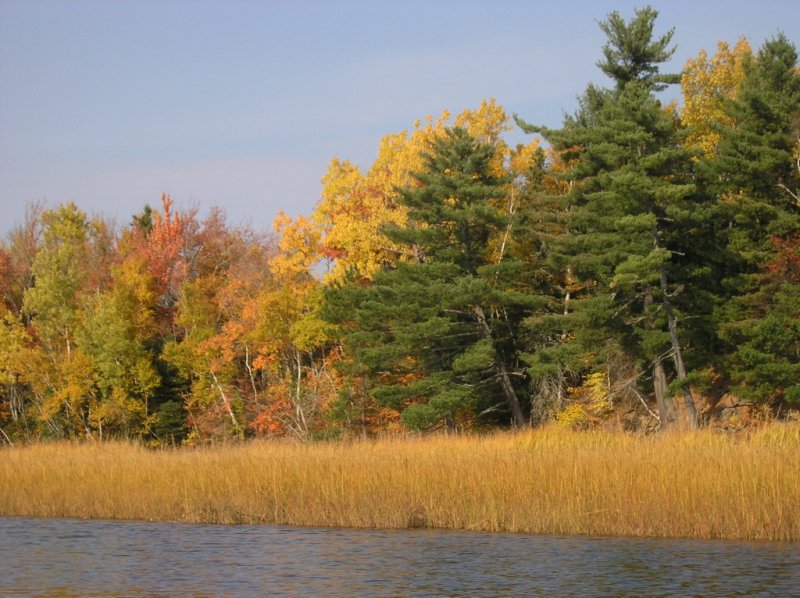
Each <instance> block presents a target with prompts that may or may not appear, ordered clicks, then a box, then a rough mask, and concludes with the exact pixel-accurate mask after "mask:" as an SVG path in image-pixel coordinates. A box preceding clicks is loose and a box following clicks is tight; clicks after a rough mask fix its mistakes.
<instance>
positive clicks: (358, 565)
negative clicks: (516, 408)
mask: <svg viewBox="0 0 800 598" xmlns="http://www.w3.org/2000/svg"><path fill="white" fill-rule="evenodd" d="M28 595H30V596H81V597H83V596H149V597H160V596H215V597H216V596H264V595H290V596H359V595H368V596H408V595H422V596H665V595H689V596H735V595H742V596H800V544H787V543H758V542H721V541H719V542H718V541H715V542H704V541H686V540H659V539H630V538H582V537H553V536H528V535H512V534H484V533H462V532H443V531H427V530H408V531H406V530H401V531H375V530H363V531H362V530H342V529H316V528H292V527H273V526H220V525H186V524H160V523H133V522H112V521H76V520H65V519H14V518H0V596H28Z"/></svg>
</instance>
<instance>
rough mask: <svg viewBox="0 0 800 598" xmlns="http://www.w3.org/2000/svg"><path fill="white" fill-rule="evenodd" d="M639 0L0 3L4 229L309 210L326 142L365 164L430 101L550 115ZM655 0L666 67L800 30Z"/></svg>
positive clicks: (264, 224)
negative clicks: (103, 219)
mask: <svg viewBox="0 0 800 598" xmlns="http://www.w3.org/2000/svg"><path fill="white" fill-rule="evenodd" d="M642 5H643V3H642V2H629V1H627V0H625V1H617V2H606V1H601V0H596V1H588V0H584V1H572V2H564V3H559V4H558V5H557V4H556V3H554V2H552V1H547V2H545V1H522V0H517V1H514V0H505V1H503V0H499V1H494V2H492V1H489V0H487V1H484V2H470V1H456V0H438V1H434V0H428V1H425V2H422V1H416V0H406V1H400V0H374V1H368V0H351V1H348V2H340V1H335V0H328V1H322V0H319V1H312V0H295V1H294V2H289V1H285V2H284V1H271V2H270V1H262V2H257V1H255V0H250V1H245V0H228V1H222V0H219V1H215V2H209V1H206V2H203V1H189V0H169V1H167V0H162V1H152V0H139V1H134V0H117V1H111V0H105V1H101V0H94V1H87V0H74V1H70V0H58V1H53V0H0V234H5V233H6V232H8V230H10V229H11V228H12V227H13V226H14V225H15V224H17V223H19V222H20V221H21V219H22V217H23V214H24V208H25V204H26V203H27V202H31V201H43V202H45V203H46V205H48V206H55V205H57V204H59V203H63V202H67V201H74V202H75V203H77V204H78V205H79V206H80V207H81V208H82V209H84V210H86V211H87V212H89V213H90V214H91V213H100V214H103V215H106V216H109V217H113V218H115V219H116V220H117V221H118V222H119V223H120V224H124V223H127V222H128V221H129V220H130V217H131V215H132V214H134V213H136V212H138V211H140V210H141V208H142V207H143V206H144V204H145V203H150V204H151V205H154V206H155V205H158V202H159V198H160V196H161V193H162V192H167V193H170V194H172V196H173V198H174V199H175V200H176V203H177V205H178V206H179V207H183V208H186V207H189V206H192V205H196V206H198V207H199V208H200V210H201V213H203V212H205V211H206V210H207V209H208V208H209V207H210V206H213V205H217V206H220V207H222V208H223V209H224V210H225V212H226V213H227V215H228V220H229V222H230V223H232V224H236V225H239V224H247V225H252V226H253V227H254V228H256V229H259V230H265V229H268V228H269V227H270V223H271V221H272V219H273V217H274V216H275V214H276V213H277V212H278V210H283V211H285V212H287V213H289V214H291V215H297V214H301V213H309V212H310V211H311V210H312V208H313V206H314V204H315V203H316V202H317V200H318V198H319V193H320V188H321V185H320V179H321V178H322V176H323V175H324V174H325V171H326V168H327V164H328V162H329V161H330V160H331V158H332V157H334V156H339V157H341V158H349V159H352V160H353V161H355V162H356V163H357V164H359V165H361V166H364V167H366V166H368V165H369V164H370V162H371V161H372V159H373V158H374V156H375V153H376V150H377V146H378V141H379V139H380V137H381V136H382V135H384V134H387V133H391V132H396V131H401V130H404V129H407V128H409V127H410V126H411V124H412V123H413V121H414V120H415V119H417V118H422V117H424V116H425V115H427V114H439V113H440V112H441V111H442V110H443V109H445V108H447V109H449V110H450V111H451V112H453V113H458V112H460V111H462V110H463V109H465V108H475V107H477V106H478V105H479V104H480V101H481V99H484V98H489V97H495V98H497V101H498V102H499V103H500V104H502V105H503V106H505V108H506V110H507V111H508V112H509V113H512V112H515V113H518V114H520V116H522V117H523V118H524V119H525V120H527V121H529V122H538V123H542V124H547V125H551V126H557V125H558V124H559V123H560V121H561V117H562V114H563V112H564V111H568V112H571V111H573V110H574V109H575V106H576V100H575V98H576V96H577V95H579V94H580V93H581V92H582V91H583V89H584V88H585V86H586V84H587V83H589V82H590V81H594V82H597V83H601V84H605V81H604V78H603V76H602V74H600V73H599V71H598V69H597V68H596V67H595V63H596V62H597V60H598V59H599V57H600V53H601V47H602V45H603V43H604V36H603V33H602V32H601V31H600V29H599V27H598V26H597V20H601V19H603V18H604V17H605V16H606V15H607V14H608V13H609V12H611V11H612V10H618V11H619V12H620V13H621V14H622V15H623V16H625V17H626V18H629V17H630V16H631V15H632V14H633V10H634V8H635V7H638V6H642ZM652 5H653V6H655V7H656V8H657V9H658V10H659V11H660V17H659V20H658V22H657V26H658V31H659V32H664V31H666V30H667V29H668V28H670V27H675V30H676V31H675V37H674V38H673V40H674V42H675V44H676V45H677V46H678V50H677V52H676V54H675V57H674V59H673V61H672V62H671V63H670V65H671V67H672V69H673V70H675V71H677V70H679V69H680V68H681V67H682V65H683V63H684V62H685V60H686V58H687V57H690V56H695V55H696V54H697V53H698V51H699V50H700V49H702V48H705V49H707V50H711V51H713V50H714V48H715V46H716V42H717V40H718V39H723V40H726V41H729V42H734V41H735V40H736V39H737V37H738V36H739V35H745V36H747V37H748V39H750V41H751V43H752V44H753V46H754V47H756V48H757V47H758V46H760V45H761V43H763V41H764V40H765V39H767V38H769V37H771V36H773V35H774V34H776V33H777V32H778V31H780V30H781V29H783V30H784V31H785V33H786V34H787V35H788V36H789V37H790V39H792V41H793V42H794V43H795V44H798V43H800V40H798V39H797V37H796V35H797V34H796V31H797V24H798V22H800V19H798V12H799V11H798V9H799V8H800V6H799V5H798V2H797V1H796V0H760V1H756V0H753V1H747V2H745V1H737V0H728V1H709V0H694V1H684V0H673V1H669V2H653V3H652ZM674 94H675V92H673V95H674ZM522 139H523V137H522V135H521V134H520V133H514V134H512V141H513V140H520V141H521V140H522Z"/></svg>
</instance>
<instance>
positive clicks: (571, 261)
mask: <svg viewBox="0 0 800 598" xmlns="http://www.w3.org/2000/svg"><path fill="white" fill-rule="evenodd" d="M657 14H658V13H657V12H656V11H655V10H652V9H645V10H641V11H637V12H636V14H635V16H634V18H633V19H632V20H631V21H630V22H628V23H624V22H623V21H622V20H621V19H620V17H619V15H618V14H616V13H612V15H610V17H609V20H608V21H606V22H604V23H602V24H601V27H602V28H603V30H604V31H606V33H607V34H608V36H609V42H608V44H607V45H606V47H605V49H604V54H605V57H606V60H605V61H604V62H601V63H600V66H601V68H602V69H603V70H604V71H605V72H606V73H607V74H608V75H609V76H611V77H612V79H614V81H615V84H616V87H615V89H614V90H599V89H597V88H595V87H593V86H590V88H589V89H588V90H587V92H586V94H585V96H584V97H583V98H582V101H581V105H580V111H579V112H578V114H576V115H575V116H572V117H568V118H567V119H566V121H565V123H564V126H563V128H561V129H558V130H552V129H548V128H545V127H536V126H531V125H528V124H527V123H524V122H521V121H519V122H520V124H521V125H522V126H523V128H524V129H526V130H527V131H529V132H539V133H542V134H543V135H544V136H545V137H546V138H547V139H548V141H549V142H550V143H551V144H552V145H553V147H554V148H555V149H556V150H558V151H560V152H561V154H562V156H563V157H564V159H565V160H566V161H567V162H568V163H570V164H571V165H572V167H571V168H570V169H569V170H568V171H567V173H566V174H565V178H566V179H567V180H568V181H569V182H570V184H571V189H570V193H569V194H568V195H567V196H566V198H565V204H564V207H563V209H564V212H565V213H566V214H567V219H566V220H565V228H566V230H565V231H564V232H563V233H562V234H561V235H559V236H558V237H556V238H554V239H553V241H552V244H551V249H550V254H551V255H550V260H551V262H552V263H554V264H556V265H557V267H558V268H559V269H560V270H562V271H564V270H565V271H568V272H570V273H571V276H572V277H574V279H576V280H577V281H579V282H580V284H579V288H580V289H581V292H580V293H579V294H578V296H576V297H574V298H572V301H571V302H570V306H569V307H568V309H565V310H564V312H563V313H562V314H556V315H554V316H552V317H550V318H549V319H544V321H543V320H542V319H541V318H537V319H536V320H534V321H532V322H531V324H532V325H534V326H543V327H544V329H545V330H549V331H550V332H552V331H553V330H557V329H559V328H560V329H561V330H562V335H561V342H559V343H557V344H556V345H555V346H554V347H551V348H546V347H538V348H537V347H534V351H532V353H533V355H532V356H531V358H530V359H531V361H532V369H531V374H532V375H537V373H540V372H542V371H545V369H546V366H547V365H548V364H552V363H553V361H554V360H556V361H557V360H562V359H566V360H568V361H567V363H565V364H564V366H565V367H571V368H574V369H584V370H586V369H594V368H598V367H600V365H601V364H605V363H608V362H609V361H610V360H612V358H613V357H614V354H615V353H618V352H619V351H622V352H624V353H626V354H627V355H628V356H629V357H630V358H632V359H637V360H640V361H641V362H642V363H644V364H645V365H646V366H647V369H650V370H651V371H652V379H653V389H654V394H655V397H656V400H657V402H658V405H659V408H660V411H661V418H662V424H663V425H668V424H669V423H671V422H672V421H674V419H675V418H676V416H677V406H676V404H675V402H674V399H672V397H671V393H669V392H668V389H667V381H668V373H667V370H666V363H665V362H666V358H667V357H668V356H671V357H672V363H673V367H674V372H673V374H674V376H675V378H676V379H677V382H676V385H677V386H678V387H679V388H680V390H681V391H682V394H683V397H684V402H685V405H686V409H687V412H688V418H689V421H690V423H691V424H692V425H696V409H695V405H694V401H693V398H692V394H691V391H690V389H689V376H688V373H687V371H686V366H685V362H684V357H683V353H684V342H683V341H682V335H685V333H682V332H681V331H680V330H679V328H680V327H679V321H680V319H681V317H682V314H681V313H680V311H679V310H678V306H677V302H676V299H675V297H676V294H677V293H678V290H679V289H681V288H684V289H685V286H686V284H688V283H690V282H691V281H690V279H689V275H688V274H687V271H686V270H687V268H685V267H684V265H683V264H681V261H680V259H678V256H677V255H676V252H675V250H676V249H677V247H676V245H677V244H678V240H679V239H681V238H682V237H684V236H686V235H688V237H691V236H692V233H691V232H690V231H691V230H692V227H693V226H695V225H696V224H697V223H696V222H695V220H696V214H697V212H696V210H695V207H696V206H695V204H694V201H695V200H696V193H697V189H696V187H695V185H694V184H693V183H692V180H691V176H690V174H691V165H692V160H691V157H692V156H691V153H690V151H689V150H687V149H685V148H684V147H683V144H682V137H681V133H680V132H679V129H678V126H677V119H676V115H675V114H674V113H673V112H672V111H671V110H669V109H665V108H664V107H663V106H662V105H661V104H660V102H659V101H658V99H657V98H656V97H655V95H654V92H655V91H656V90H657V89H660V88H661V85H662V82H664V81H671V80H673V79H674V77H671V76H662V75H660V74H659V69H658V63H659V62H661V61H663V60H665V59H667V58H668V57H669V56H670V55H671V54H672V50H668V49H667V45H668V43H669V40H670V37H671V32H669V33H668V34H667V35H665V36H663V37H662V38H660V39H659V40H657V41H655V42H654V41H652V31H653V25H654V20H655V18H656V16H657ZM688 240H689V239H687V238H685V237H684V238H683V240H682V241H681V245H686V244H687V241H688ZM692 315H697V314H692ZM548 320H549V321H548ZM554 320H555V321H554ZM536 332H537V331H536V330H534V333H536ZM551 338H552V335H551ZM565 345H567V346H568V345H572V348H571V349H569V348H567V347H565ZM537 349H538V350H537ZM629 388H630V389H631V390H632V391H633V392H634V393H638V389H637V388H636V386H635V383H634V384H631V385H629Z"/></svg>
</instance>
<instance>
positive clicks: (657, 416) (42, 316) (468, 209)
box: [0, 9, 800, 445]
mask: <svg viewBox="0 0 800 598" xmlns="http://www.w3.org/2000/svg"><path fill="white" fill-rule="evenodd" d="M656 14H657V13H656V12H655V11H653V10H652V9H645V10H642V11H637V13H636V16H635V17H634V20H633V21H632V22H631V23H626V22H625V21H624V20H622V19H621V17H619V15H618V14H616V13H613V14H612V15H611V16H610V17H609V20H608V21H605V22H603V23H602V24H601V26H602V27H603V29H604V31H606V33H609V40H610V41H609V43H608V44H607V45H606V47H605V48H604V49H603V52H604V56H605V60H604V61H601V62H600V63H598V64H599V66H600V67H601V69H603V71H604V72H606V74H609V76H611V77H612V80H613V81H614V87H613V88H609V89H601V88H599V87H596V86H594V85H590V86H589V87H588V88H587V90H586V92H585V94H584V95H583V96H581V98H580V100H579V104H580V107H579V110H578V112H577V113H576V114H574V115H569V116H567V117H565V121H564V126H563V127H562V128H560V129H549V128H547V127H543V126H537V125H530V124H527V123H526V122H525V121H522V119H520V118H519V117H515V118H514V119H512V118H511V117H510V116H509V115H508V114H507V113H506V111H505V109H504V108H503V107H502V106H501V105H500V104H499V103H498V102H497V101H496V100H494V99H489V100H486V101H484V102H482V103H481V104H480V105H479V106H478V107H476V108H475V109H468V110H464V111H462V112H461V113H458V114H456V115H455V116H452V115H451V113H450V112H448V111H443V112H442V114H441V115H440V116H439V117H436V118H434V117H432V116H428V117H425V118H423V119H421V120H417V121H414V122H413V124H412V125H411V126H410V127H409V128H408V129H407V130H405V131H400V132H397V133H392V134H388V135H386V136H384V137H383V138H382V139H380V140H379V141H378V144H377V153H376V156H375V160H374V162H373V163H372V164H370V165H369V166H368V167H366V168H363V167H360V166H357V165H356V164H354V163H353V162H351V161H350V160H347V159H342V158H339V157H336V158H333V159H332V160H331V162H330V164H329V166H328V169H327V172H326V173H324V174H323V176H322V180H321V199H320V201H319V202H318V203H317V205H316V206H315V208H314V210H313V212H312V213H311V214H309V215H307V216H304V215H299V216H296V217H290V216H288V215H286V214H283V213H279V214H277V215H276V218H275V220H274V223H273V227H272V230H271V231H269V232H258V231H253V230H249V229H246V228H240V227H234V226H231V225H230V224H228V223H227V222H226V220H225V217H224V214H223V213H222V211H221V210H219V209H216V208H214V209H211V210H210V211H209V212H208V215H207V216H205V217H201V216H200V212H199V211H198V209H196V208H192V207H183V206H179V205H178V203H177V202H175V201H173V199H172V198H171V197H170V196H169V195H166V194H164V195H163V196H162V197H161V202H160V206H159V207H158V208H155V209H154V208H151V207H150V206H145V207H144V208H143V210H142V211H141V212H140V213H139V214H136V215H133V216H132V219H131V221H130V223H127V224H121V225H115V224H114V223H111V222H108V221H107V220H105V219H104V218H102V217H99V216H90V215H87V214H86V213H84V212H83V211H82V210H80V209H79V208H78V206H77V205H75V204H73V203H67V204H64V205H60V206H56V207H54V208H49V209H43V208H42V206H39V205H32V206H31V207H30V208H29V210H28V215H27V218H26V221H25V222H24V223H22V224H20V225H18V226H17V227H16V228H15V229H14V230H12V231H11V232H10V233H9V234H8V235H7V236H6V238H5V239H4V240H3V241H2V242H0V441H2V442H7V443H15V442H17V441H20V440H25V441H32V440H38V439H45V438H93V439H95V438H96V439H107V438H137V439H140V440H142V441H143V442H145V443H148V444H151V445H168V444H180V443H189V444H191V443H203V442H210V441H223V440H233V439H244V438H251V437H259V438H279V437H291V438H296V439H300V440H308V439H315V438H332V437H355V436H358V437H368V436H375V435H378V434H384V433H395V432H399V431H402V430H407V429H409V428H414V429H417V430H422V431H431V430H439V429H442V430H450V431H457V430H466V429H474V430H485V429H491V428H496V427H508V426H517V427H520V426H527V425H530V424H534V425H538V424H541V423H544V422H546V421H550V420H555V421H557V422H559V423H560V424H562V425H563V426H565V427H573V428H589V427H603V426H611V425H617V426H622V427H625V428H633V429H645V430H654V429H658V428H666V427H669V426H671V425H677V424H680V423H681V422H684V423H686V422H689V423H691V424H697V423H699V424H704V423H707V422H709V421H710V420H711V418H712V417H713V416H715V414H716V415H719V413H720V409H721V408H720V407H719V406H718V405H719V404H721V403H720V401H721V400H722V399H726V400H728V403H730V402H733V403H736V400H738V399H736V398H740V399H742V400H743V401H746V402H747V405H748V406H752V407H753V409H756V406H766V408H767V409H768V410H769V409H772V411H773V412H781V413H783V414H784V415H785V414H786V413H788V412H791V411H792V410H793V409H795V408H796V407H797V406H798V404H800V384H798V373H800V353H798V347H799V346H800V339H799V338H798V337H800V329H799V328H798V324H797V322H798V317H800V304H798V299H797V297H798V296H800V233H798V232H797V231H798V229H800V199H799V198H798V195H799V194H800V128H798V127H799V126H798V123H800V72H798V70H797V52H796V49H795V48H794V46H793V45H792V44H791V43H789V42H788V40H787V39H786V38H785V37H783V36H778V37H777V38H775V39H773V40H770V41H769V42H767V43H766V44H765V45H764V47H763V48H761V49H760V50H758V51H756V52H754V51H753V50H752V49H751V48H750V46H749V44H748V42H747V40H745V39H744V38H742V39H740V40H738V41H737V42H736V43H735V44H734V45H733V46H730V45H728V44H727V43H725V42H720V43H719V45H718V47H717V49H716V52H715V54H713V55H710V54H708V53H707V52H706V51H701V52H700V53H699V54H698V55H697V57H695V58H692V59H690V60H689V61H688V62H687V64H686V65H685V68H684V69H683V73H682V76H680V77H678V76H676V75H669V74H663V73H661V72H660V71H659V64H660V63H662V62H665V61H666V60H667V59H668V58H669V57H670V56H671V54H672V51H671V50H670V48H669V43H670V39H671V35H672V33H671V32H670V33H668V34H667V35H664V36H663V37H661V38H659V39H656V40H654V39H652V24H653V21H654V19H655V16H656ZM642 24H644V25H649V28H648V27H644V26H642ZM643 32H644V33H646V36H645V37H646V39H645V38H643V37H642V35H644V33H643ZM623 42H624V43H623ZM614 44H618V45H619V47H616V46H615V45H614ZM637 49H638V50H641V52H639V51H638V50H637ZM626 52H628V53H632V54H631V56H627V55H626ZM678 80H680V82H681V88H682V91H683V105H682V106H681V107H680V108H677V107H675V106H673V105H670V106H663V105H662V104H661V102H660V100H659V96H658V95H657V94H658V93H659V92H660V90H662V89H663V88H664V87H665V86H666V85H668V84H671V83H675V82H677V81H678ZM412 116H413V115H412ZM514 122H516V123H517V124H519V125H520V126H522V127H523V129H524V130H526V131H527V132H535V133H537V134H536V135H534V136H532V137H530V138H529V139H528V141H527V142H526V143H524V144H519V145H516V146H512V145H510V144H509V143H508V142H507V140H506V139H507V137H508V132H509V131H511V130H512V128H513V127H514V124H513V123H514ZM731 397H734V398H735V399H734V400H732V399H731ZM695 404H696V408H695ZM748 408H749V407H748Z"/></svg>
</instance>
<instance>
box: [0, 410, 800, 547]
mask: <svg viewBox="0 0 800 598" xmlns="http://www.w3.org/2000/svg"><path fill="white" fill-rule="evenodd" d="M0 514H2V515H10V516H36V517H78V518H100V519H141V520H158V521H185V522H204V523H251V524H253V523H273V524H288V525H303V526H326V527H327V526H336V527H340V526H341V527H362V528H364V527H367V528H373V527H377V528H407V527H435V528H450V529H461V530H485V531H507V532H528V533H545V534H590V535H626V536H668V537H684V538H729V539H751V540H791V541H797V540H800V425H798V424H774V425H771V426H768V427H765V428H763V429H760V430H757V431H755V432H752V433H749V434H748V435H746V436H736V437H732V436H726V435H723V434H719V433H713V432H710V431H702V432H699V433H671V434H661V435H656V436H651V437H637V436H631V435H627V434H623V433H609V432H599V431H597V432H568V431H562V430H556V429H543V430H534V431H530V432H524V433H518V434H497V435H492V436H488V437H473V436H466V437H438V438H425V439H386V440H379V441H361V442H347V443H345V442H341V443H320V444H299V443H279V442H272V443H267V442H253V443H249V444H243V445H237V446H227V447H216V448H201V449H187V448H184V449H170V450H150V449H146V448H143V447H141V446H138V445H135V444H126V443H91V444H67V443H58V444H39V445H32V446H26V447H14V448H6V449H3V450H2V451H0Z"/></svg>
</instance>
